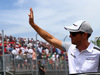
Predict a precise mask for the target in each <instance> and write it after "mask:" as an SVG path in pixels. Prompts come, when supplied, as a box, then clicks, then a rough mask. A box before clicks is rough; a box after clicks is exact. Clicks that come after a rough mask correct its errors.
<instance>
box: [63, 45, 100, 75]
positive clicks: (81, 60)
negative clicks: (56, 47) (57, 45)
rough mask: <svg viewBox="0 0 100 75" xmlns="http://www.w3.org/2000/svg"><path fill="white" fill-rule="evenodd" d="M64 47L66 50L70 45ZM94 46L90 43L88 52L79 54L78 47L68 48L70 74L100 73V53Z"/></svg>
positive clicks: (71, 46) (84, 51)
mask: <svg viewBox="0 0 100 75" xmlns="http://www.w3.org/2000/svg"><path fill="white" fill-rule="evenodd" d="M62 47H63V48H66V47H68V45H67V44H66V47H65V44H64V43H62ZM94 47H95V46H94V44H93V43H90V45H89V46H88V48H87V49H86V50H83V51H81V52H79V50H78V49H77V48H76V45H73V44H71V45H69V47H68V48H69V49H68V48H66V50H67V53H68V63H69V73H70V74H75V73H87V72H98V65H99V57H100V51H98V50H97V49H95V48H94Z"/></svg>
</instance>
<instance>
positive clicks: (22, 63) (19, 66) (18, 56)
mask: <svg viewBox="0 0 100 75" xmlns="http://www.w3.org/2000/svg"><path fill="white" fill-rule="evenodd" d="M17 62H18V69H20V68H21V65H22V69H24V59H23V54H22V50H21V49H20V50H19V52H18V55H17Z"/></svg>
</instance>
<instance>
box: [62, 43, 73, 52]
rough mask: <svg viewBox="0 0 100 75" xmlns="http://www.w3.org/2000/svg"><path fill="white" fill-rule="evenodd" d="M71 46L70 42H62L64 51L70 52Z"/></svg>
mask: <svg viewBox="0 0 100 75" xmlns="http://www.w3.org/2000/svg"><path fill="white" fill-rule="evenodd" d="M70 46H71V43H69V42H62V48H63V50H64V51H68V49H69V47H70Z"/></svg>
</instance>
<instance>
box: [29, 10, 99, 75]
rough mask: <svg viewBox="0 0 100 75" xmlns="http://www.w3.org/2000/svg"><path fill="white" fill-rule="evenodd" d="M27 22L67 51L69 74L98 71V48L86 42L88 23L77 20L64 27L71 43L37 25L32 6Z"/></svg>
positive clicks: (88, 30) (89, 33)
mask: <svg viewBox="0 0 100 75" xmlns="http://www.w3.org/2000/svg"><path fill="white" fill-rule="evenodd" d="M29 23H30V25H31V26H32V27H33V28H34V29H35V30H36V31H37V32H38V34H39V35H40V36H41V37H42V38H44V39H45V40H46V41H47V42H49V43H50V44H52V45H54V46H55V47H57V48H59V49H60V50H62V51H67V54H68V63H69V73H70V74H76V73H87V72H98V65H99V56H100V51H99V50H100V49H99V48H98V47H96V46H95V45H94V44H93V43H92V42H88V38H89V37H90V36H91V34H92V32H93V30H92V28H91V26H90V24H89V23H87V22H86V21H77V22H75V23H74V24H73V25H72V26H69V27H67V26H66V27H65V29H67V30H68V31H69V32H70V36H69V37H70V38H71V43H72V44H69V43H64V42H62V41H60V40H58V39H56V38H55V37H53V36H52V35H51V34H49V33H48V32H46V31H45V30H43V29H41V28H40V27H39V26H37V25H36V24H35V23H34V18H33V11H32V8H30V14H29Z"/></svg>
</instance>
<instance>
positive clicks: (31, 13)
mask: <svg viewBox="0 0 100 75" xmlns="http://www.w3.org/2000/svg"><path fill="white" fill-rule="evenodd" d="M28 16H29V18H33V10H32V8H30V14H28Z"/></svg>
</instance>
